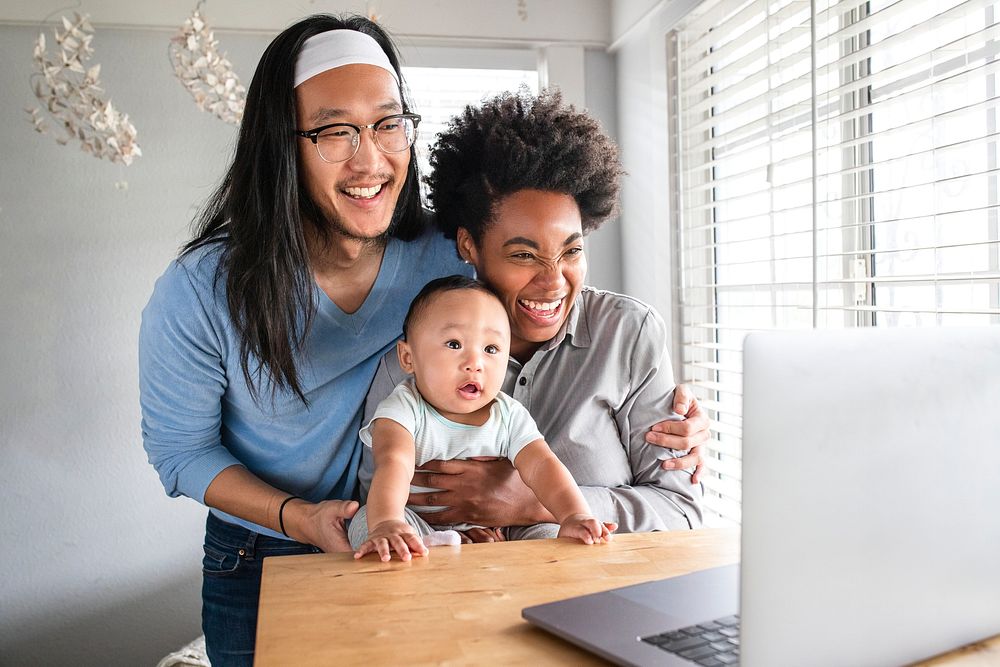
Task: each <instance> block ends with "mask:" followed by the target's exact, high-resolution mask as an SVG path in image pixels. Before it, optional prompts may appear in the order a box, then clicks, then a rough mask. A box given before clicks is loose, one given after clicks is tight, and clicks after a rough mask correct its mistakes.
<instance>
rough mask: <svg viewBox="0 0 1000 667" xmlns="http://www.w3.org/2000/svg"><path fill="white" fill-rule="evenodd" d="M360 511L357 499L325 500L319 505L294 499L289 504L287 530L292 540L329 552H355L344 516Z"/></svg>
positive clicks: (285, 513)
mask: <svg viewBox="0 0 1000 667" xmlns="http://www.w3.org/2000/svg"><path fill="white" fill-rule="evenodd" d="M357 511H358V503H357V501H354V500H324V501H323V502H321V503H315V504H313V503H308V502H306V501H304V500H298V499H296V500H292V501H290V502H289V503H288V504H287V505H286V506H285V512H284V517H285V530H286V531H287V532H288V535H289V537H291V538H292V539H294V540H296V541H298V542H302V543H304V544H311V545H313V546H316V547H319V548H320V549H322V550H323V551H325V552H327V553H330V552H334V551H353V550H352V549H351V543H350V541H349V540H348V539H347V530H346V529H345V528H344V519H350V518H351V517H352V516H354V515H355V514H356V513H357Z"/></svg>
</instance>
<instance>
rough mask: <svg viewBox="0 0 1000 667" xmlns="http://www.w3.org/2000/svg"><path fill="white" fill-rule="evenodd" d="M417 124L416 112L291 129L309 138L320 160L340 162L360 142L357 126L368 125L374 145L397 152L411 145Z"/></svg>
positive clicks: (298, 134) (362, 127) (347, 157)
mask: <svg viewBox="0 0 1000 667" xmlns="http://www.w3.org/2000/svg"><path fill="white" fill-rule="evenodd" d="M419 124H420V116H418V115H417V114H415V113H397V114H393V115H391V116H386V117H385V118H380V119H378V120H377V121H375V122H374V123H370V124H368V125H355V124H354V123H332V124H330V125H323V126H322V127H317V128H314V129H312V130H295V134H296V135H297V136H300V137H305V138H306V139H308V140H309V141H311V142H313V145H314V146H316V152H317V153H319V158H320V159H321V160H323V162H343V161H345V160H350V159H351V158H352V157H354V156H355V155H356V154H357V152H358V147H359V146H360V145H361V130H363V129H365V128H371V131H372V134H373V135H374V136H375V145H376V146H378V147H379V150H381V151H382V152H383V153H401V152H403V151H405V150H406V149H407V148H409V147H410V146H412V145H413V141H414V139H416V138H417V125H419Z"/></svg>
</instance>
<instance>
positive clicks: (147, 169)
mask: <svg viewBox="0 0 1000 667" xmlns="http://www.w3.org/2000/svg"><path fill="white" fill-rule="evenodd" d="M36 34H37V31H36V30H34V29H31V28H17V27H9V26H8V27H3V26H0V62H3V63H5V66H4V67H3V68H0V90H4V91H6V92H5V93H4V95H3V96H0V128H2V129H0V155H2V159H0V313H2V315H0V317H2V320H0V321H2V330H3V338H2V340H3V342H2V345H0V448H2V459H3V465H2V467H0V489H3V503H2V509H0V511H2V516H3V536H4V539H3V540H2V541H0V581H2V582H3V583H2V587H3V588H2V590H3V593H2V598H3V599H2V602H0V663H3V664H11V665H31V664H38V665H53V664H75V665H86V664H95V665H96V664H128V665H142V664H146V665H150V664H155V663H156V661H157V660H158V659H159V658H160V657H162V656H163V655H164V654H166V653H168V652H169V651H170V650H173V649H175V648H177V647H179V646H180V645H182V644H183V643H186V642H187V641H189V640H191V639H192V638H194V637H195V636H197V635H198V634H200V629H199V626H200V618H199V609H200V585H201V584H200V571H199V568H200V553H201V546H200V545H201V537H202V532H203V524H204V512H203V511H202V509H201V508H200V506H198V505H197V504H195V503H194V502H193V501H190V500H186V499H185V500H170V499H169V498H167V497H166V496H165V495H164V493H163V488H162V486H161V485H160V483H159V480H158V479H157V477H156V474H155V472H154V471H153V469H152V468H151V467H150V466H149V465H148V463H147V462H146V458H145V453H144V452H143V449H142V446H141V439H140V435H139V404H138V390H137V386H138V384H137V383H138V379H137V371H136V339H137V332H138V327H139V314H140V311H141V309H142V307H143V305H145V302H146V299H147V298H148V297H149V294H150V291H151V290H152V287H153V282H154V280H155V279H156V278H157V276H158V275H159V274H160V273H161V272H162V271H163V269H164V267H165V266H166V264H167V263H168V262H169V261H170V259H171V258H172V257H173V256H174V255H175V253H176V250H177V247H178V246H179V245H180V243H181V242H182V241H183V240H184V239H185V238H186V237H187V234H188V224H189V222H190V220H191V217H192V213H193V211H194V209H195V207H196V205H197V204H198V203H199V202H200V201H201V200H202V199H204V197H205V196H206V195H207V194H208V193H209V192H210V190H211V188H212V186H213V185H214V184H215V182H216V180H217V179H218V178H219V176H220V175H221V174H222V171H223V169H224V166H225V165H226V164H227V161H228V156H229V153H230V146H231V143H232V140H233V138H234V136H235V129H234V128H233V127H231V126H229V125H226V124H224V123H223V122H221V121H219V120H216V119H214V118H213V117H211V116H209V115H208V114H205V113H202V112H200V111H198V110H197V109H196V107H195V106H194V104H193V103H192V101H191V100H190V98H189V97H188V95H187V93H186V92H185V91H184V89H183V88H182V87H181V85H180V84H179V83H178V82H177V81H176V80H175V79H174V78H173V77H172V74H171V68H170V67H169V63H168V61H167V55H166V39H167V37H168V36H169V35H168V33H165V32H156V31H148V30H132V31H118V30H100V31H98V33H97V35H96V37H95V38H94V42H93V46H94V49H95V55H94V59H93V62H94V63H97V62H99V63H101V66H102V69H101V79H102V82H103V85H104V88H105V91H106V94H107V95H108V96H110V97H111V99H112V101H113V102H114V104H115V106H116V107H118V108H119V109H121V110H123V111H125V112H128V113H129V114H130V116H131V118H132V120H133V122H134V123H135V125H136V128H137V130H138V140H139V144H140V146H141V148H142V149H143V152H144V153H145V155H144V156H143V157H141V158H139V159H138V160H136V162H135V163H133V164H132V166H130V167H120V166H118V165H112V164H111V163H109V162H107V161H102V160H97V159H95V158H93V157H90V156H88V155H85V154H84V153H83V152H82V151H80V150H79V149H78V148H77V147H75V146H59V145H57V144H56V142H55V141H54V140H53V139H52V137H51V136H44V135H39V134H36V133H35V132H34V131H33V130H32V127H31V124H30V123H29V122H28V120H27V118H28V117H27V114H26V113H25V112H24V108H25V107H30V106H33V102H34V97H33V96H32V94H31V89H30V87H29V79H28V76H29V72H30V68H31V52H32V45H33V41H34V39H35V36H36ZM49 36H50V37H51V33H50V35H49ZM266 42H267V40H266V39H265V38H263V37H250V36H245V35H242V36H241V35H226V37H225V47H226V49H227V50H228V51H229V54H230V57H231V58H232V59H233V60H234V61H235V62H246V63H255V62H256V61H257V59H258V58H259V56H260V53H261V52H262V51H263V48H264V46H266ZM50 43H51V41H50ZM51 51H52V49H51V47H50V53H51ZM240 74H241V75H242V76H243V77H245V78H249V76H250V72H249V71H245V72H240ZM119 181H126V182H127V183H128V189H127V190H120V189H116V187H115V183H116V182H119Z"/></svg>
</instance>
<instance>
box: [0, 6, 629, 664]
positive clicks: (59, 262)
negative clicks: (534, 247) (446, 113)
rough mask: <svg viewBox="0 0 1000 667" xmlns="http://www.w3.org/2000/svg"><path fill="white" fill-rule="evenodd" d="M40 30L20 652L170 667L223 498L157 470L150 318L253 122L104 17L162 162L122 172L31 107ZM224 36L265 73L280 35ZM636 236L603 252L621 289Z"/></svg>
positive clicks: (2, 380)
mask: <svg viewBox="0 0 1000 667" xmlns="http://www.w3.org/2000/svg"><path fill="white" fill-rule="evenodd" d="M36 35H37V29H36V28H29V27H17V26H10V25H7V26H3V25H0V62H3V63H4V64H5V66H4V67H3V68H0V90H4V91H5V93H4V95H3V96H2V97H0V158H2V159H0V313H2V315H0V322H2V334H3V336H2V344H0V455H2V461H3V464H2V466H0V489H2V490H3V502H2V508H0V516H2V527H3V533H2V534H3V537H4V539H3V540H2V542H0V581H2V582H3V584H2V594H0V595H2V598H0V664H2V665H7V664H10V665H35V664H38V665H61V664H73V665H90V664H93V665H119V664H120V665H152V664H155V663H156V661H157V660H158V659H159V658H160V657H162V656H163V655H165V654H166V653H168V652H169V651H171V650H174V649H176V648H178V647H179V646H181V645H182V644H184V643H186V642H187V641H189V640H191V639H192V638H194V637H195V636H197V635H198V634H200V617H199V613H200V562H201V546H200V545H201V537H202V531H203V522H204V510H203V508H202V507H201V506H199V505H197V504H196V503H194V502H193V501H190V500H187V499H180V500H173V499H169V498H167V497H166V496H165V495H164V493H163V490H162V487H161V486H160V483H159V480H158V479H157V477H156V474H155V472H154V471H153V469H152V468H151V467H150V466H149V465H148V463H147V462H146V458H145V453H144V452H143V450H142V446H141V438H140V433H139V420H140V415H139V405H138V390H137V383H138V378H137V369H136V341H137V332H138V326H139V316H140V312H141V309H142V307H143V305H144V304H145V302H146V300H147V298H148V296H149V294H150V291H151V290H152V287H153V283H154V281H155V279H156V278H157V277H158V276H159V274H160V273H161V272H162V271H163V269H164V267H165V266H166V265H167V263H168V262H169V261H170V260H171V259H172V258H173V257H174V255H175V254H176V251H177V248H178V247H179V245H180V244H181V243H182V242H183V241H184V240H185V239H186V238H187V237H188V233H189V224H190V221H191V218H192V216H193V214H194V212H195V211H196V209H197V206H198V205H199V204H200V202H202V201H203V199H204V198H205V197H206V196H207V195H208V194H209V193H210V191H211V189H212V188H213V186H214V185H215V184H216V182H217V180H218V178H219V177H220V176H221V175H222V173H223V170H224V168H225V166H226V165H227V163H228V159H229V155H230V151H231V147H232V142H233V141H234V138H235V128H233V127H231V126H228V125H226V124H224V123H222V122H221V121H219V120H216V119H215V118H213V117H211V116H209V115H208V114H205V113H202V112H200V111H198V110H197V109H196V108H195V106H194V104H193V103H192V101H191V100H190V98H189V97H188V95H187V93H186V92H185V91H184V90H183V88H182V87H181V85H180V84H179V83H178V82H177V81H176V80H175V79H174V78H173V76H172V74H171V69H170V67H169V64H168V61H167V55H166V41H167V39H168V37H169V36H170V33H168V32H166V31H160V30H153V29H127V30H125V29H110V28H104V29H99V30H98V32H97V35H96V37H95V38H94V43H93V46H94V48H95V51H96V53H95V56H94V59H93V63H100V64H101V65H102V70H101V80H102V83H103V85H104V87H105V90H106V94H107V95H108V96H109V97H110V98H111V99H112V100H113V102H114V104H115V106H116V107H118V108H119V109H121V110H123V111H126V112H128V113H129V114H130V116H131V118H132V120H133V122H134V123H135V125H136V127H137V129H138V140H139V144H140V146H141V147H142V150H143V152H144V153H145V155H144V156H143V157H141V158H139V159H138V160H137V161H136V162H135V163H134V164H133V165H132V166H130V167H121V166H118V165H112V164H110V163H108V162H106V161H100V160H97V159H95V158H93V157H90V156H88V155H85V154H84V153H83V152H81V151H80V150H79V149H78V148H77V147H75V146H72V145H71V146H59V145H57V144H56V143H55V141H54V140H53V139H52V137H51V136H45V135H39V134H36V133H34V132H33V130H32V128H31V124H30V123H29V122H28V117H27V114H25V112H24V108H25V107H31V106H33V104H34V97H33V96H32V95H31V92H30V87H29V72H30V68H31V52H32V48H33V42H34V39H35V37H36ZM49 36H50V37H51V32H49ZM218 37H219V39H220V41H221V42H222V44H223V46H224V48H225V50H227V51H228V53H229V57H230V59H231V60H232V61H233V62H234V63H236V64H237V71H238V73H239V74H240V75H241V77H242V78H243V80H244V83H245V84H248V83H249V78H250V75H251V73H252V68H253V65H254V64H255V63H256V62H257V59H258V58H259V55H260V53H261V52H262V51H263V49H264V47H265V46H266V44H267V42H268V41H269V38H268V37H265V36H255V35H250V34H246V33H231V32H224V33H219V34H218ZM50 43H51V40H50ZM50 50H51V47H50ZM585 60H586V62H585V69H586V105H587V107H588V108H590V109H591V110H592V111H593V112H594V113H595V115H597V116H598V117H599V118H601V120H602V122H603V123H604V125H605V127H606V128H608V129H609V130H610V131H613V130H614V128H615V124H616V117H615V83H614V80H615V71H614V58H613V57H611V56H608V55H607V54H605V53H603V52H602V51H600V50H594V49H587V50H586V55H585ZM413 64H417V63H413ZM119 182H124V183H127V189H119V188H116V187H115V184H116V183H119ZM618 234H619V232H618V230H617V224H616V223H612V224H610V225H608V226H607V227H606V228H605V229H602V230H600V231H598V232H596V233H595V235H594V237H593V238H592V239H591V244H590V250H589V252H590V254H591V264H592V266H594V267H595V268H594V270H592V272H591V276H592V277H597V278H598V280H596V281H595V282H597V284H599V285H600V286H602V287H607V288H611V289H618V288H619V286H620V282H621V277H620V276H621V267H620V259H619V257H618V252H619V247H620V241H619V237H618Z"/></svg>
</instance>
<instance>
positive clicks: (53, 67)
mask: <svg viewBox="0 0 1000 667" xmlns="http://www.w3.org/2000/svg"><path fill="white" fill-rule="evenodd" d="M53 33H54V35H55V42H56V45H57V46H58V47H59V51H58V53H57V54H55V55H54V56H52V57H51V58H50V57H49V53H48V51H47V50H46V43H45V33H40V34H39V35H38V41H36V42H35V51H34V58H33V60H34V73H33V74H32V90H33V91H34V93H35V97H36V98H38V101H39V102H41V107H40V108H39V107H36V108H34V109H27V110H26V111H27V112H28V113H29V114H30V115H31V122H32V124H34V126H35V130H37V131H38V132H40V133H42V134H47V133H48V132H49V125H48V121H53V122H54V123H55V124H56V125H57V126H58V127H60V128H61V129H62V133H59V132H57V131H56V130H53V135H54V136H55V139H56V141H57V142H58V143H59V144H61V145H66V144H68V143H69V142H71V141H79V142H80V149H81V150H83V152H84V153H88V154H90V155H93V156H94V157H97V158H104V159H107V160H110V161H111V162H116V163H120V164H125V165H130V164H132V160H134V159H135V158H137V157H139V156H140V155H142V151H141V150H139V145H138V144H137V143H136V141H135V137H136V132H135V126H133V125H132V123H130V122H129V119H128V114H123V113H122V112H120V111H118V110H117V109H115V108H114V106H113V105H112V104H111V100H110V99H109V100H105V99H104V97H103V96H102V93H103V92H104V91H103V89H102V88H101V82H100V80H99V77H100V74H101V66H100V65H94V66H93V67H90V68H87V67H85V63H86V62H87V61H88V60H90V58H91V56H93V55H94V49H93V48H92V47H91V46H90V43H91V41H93V39H94V29H93V28H92V27H91V25H90V21H89V20H88V17H87V16H86V15H85V16H80V15H79V14H75V13H74V15H73V20H72V21H70V20H69V19H67V18H66V17H65V16H63V17H62V30H59V28H55V29H54V30H53Z"/></svg>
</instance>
